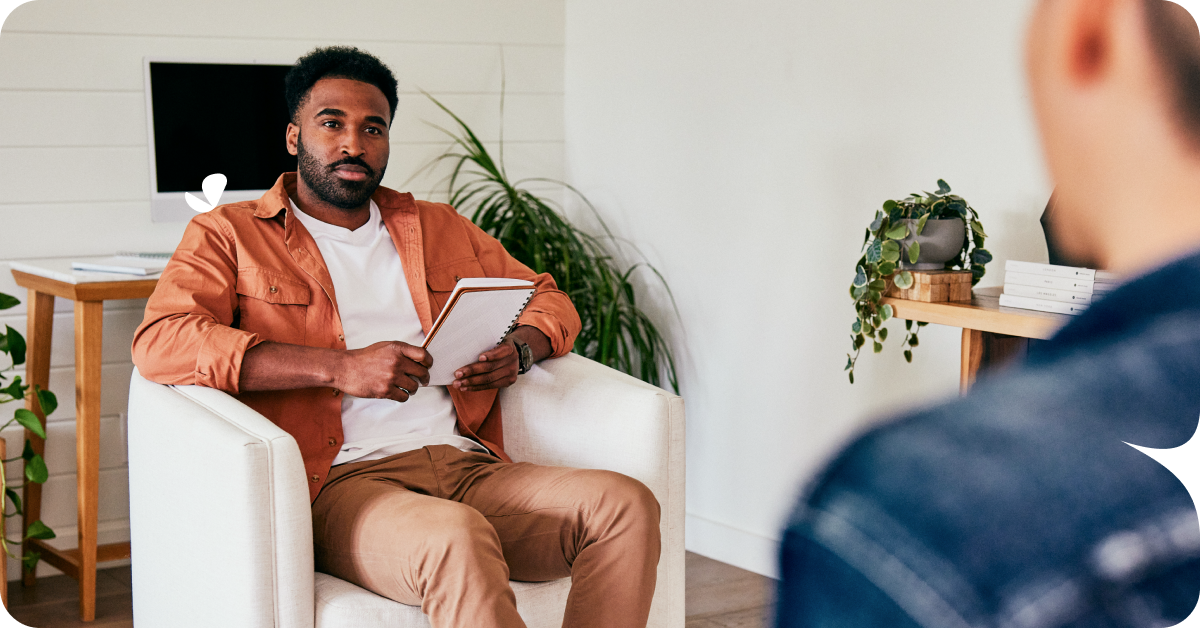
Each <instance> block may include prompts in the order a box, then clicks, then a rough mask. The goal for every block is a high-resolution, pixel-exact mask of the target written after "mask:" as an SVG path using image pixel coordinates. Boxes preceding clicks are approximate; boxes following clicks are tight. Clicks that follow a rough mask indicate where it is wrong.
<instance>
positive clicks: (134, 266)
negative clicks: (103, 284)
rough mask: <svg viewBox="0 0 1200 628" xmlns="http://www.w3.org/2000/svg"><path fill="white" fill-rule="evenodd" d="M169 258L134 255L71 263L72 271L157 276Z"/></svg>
mask: <svg viewBox="0 0 1200 628" xmlns="http://www.w3.org/2000/svg"><path fill="white" fill-rule="evenodd" d="M169 261H170V258H169V257H168V258H151V257H141V256H136V255H114V256H112V257H106V258H103V259H92V260H87V261H75V262H72V263H71V268H72V269H74V270H89V271H92V272H101V273H121V274H125V275H157V274H158V273H161V272H162V270H163V269H164V268H166V267H167V262H169Z"/></svg>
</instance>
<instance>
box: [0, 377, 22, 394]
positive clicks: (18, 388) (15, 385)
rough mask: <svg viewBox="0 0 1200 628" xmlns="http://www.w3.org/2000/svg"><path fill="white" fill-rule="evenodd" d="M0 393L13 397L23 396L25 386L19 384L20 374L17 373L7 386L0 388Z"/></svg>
mask: <svg viewBox="0 0 1200 628" xmlns="http://www.w3.org/2000/svg"><path fill="white" fill-rule="evenodd" d="M0 393H4V394H6V395H8V396H9V397H12V398H13V399H24V398H25V386H22V385H21V376H20V375H17V376H16V377H14V378H13V381H12V383H11V384H9V385H8V386H5V387H4V388H0Z"/></svg>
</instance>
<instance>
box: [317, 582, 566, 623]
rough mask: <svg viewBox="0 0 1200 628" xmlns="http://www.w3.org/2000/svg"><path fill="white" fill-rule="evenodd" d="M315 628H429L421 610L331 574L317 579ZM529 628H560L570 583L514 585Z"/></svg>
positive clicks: (519, 610) (515, 583)
mask: <svg viewBox="0 0 1200 628" xmlns="http://www.w3.org/2000/svg"><path fill="white" fill-rule="evenodd" d="M315 584H316V598H317V599H316V602H317V624H316V628H430V624H429V617H427V616H426V615H425V614H424V613H422V612H421V609H420V607H417V606H408V605H406V604H401V603H399V602H393V601H392V600H389V599H387V598H385V597H380V596H378V595H375V594H374V593H371V592H370V591H367V590H366V589H363V588H360V587H357V586H355V585H353V584H350V583H349V582H346V581H345V580H339V579H338V578H335V577H333V576H331V575H329V574H323V573H318V574H317V575H316V582H315ZM511 584H512V588H513V592H514V593H516V595H517V611H518V612H519V613H521V618H522V619H524V620H525V624H526V626H528V628H559V626H561V625H562V614H563V608H565V607H566V605H567V594H568V593H570V592H571V579H570V578H563V579H561V580H551V581H550V582H513V583H511Z"/></svg>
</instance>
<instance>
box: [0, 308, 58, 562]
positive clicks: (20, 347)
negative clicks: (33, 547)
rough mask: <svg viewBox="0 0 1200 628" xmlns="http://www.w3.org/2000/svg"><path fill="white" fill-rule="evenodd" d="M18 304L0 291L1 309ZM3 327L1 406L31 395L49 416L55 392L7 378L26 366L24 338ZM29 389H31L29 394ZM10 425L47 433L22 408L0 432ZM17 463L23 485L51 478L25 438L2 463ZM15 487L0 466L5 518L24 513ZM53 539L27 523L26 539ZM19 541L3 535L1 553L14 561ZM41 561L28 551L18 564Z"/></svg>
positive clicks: (43, 529) (42, 526)
mask: <svg viewBox="0 0 1200 628" xmlns="http://www.w3.org/2000/svg"><path fill="white" fill-rule="evenodd" d="M20 303H21V302H20V301H18V300H17V299H16V297H12V296H9V295H7V294H4V293H3V292H0V310H7V309H9V308H12V307H15V306H17V305H19V304H20ZM4 328H5V329H4V333H2V334H0V354H4V355H5V356H6V358H7V359H6V360H4V361H5V362H8V364H6V365H3V366H2V367H0V404H6V403H9V402H12V401H20V400H23V399H25V398H26V397H27V396H32V398H33V400H34V403H36V404H37V406H38V408H40V409H41V411H42V416H46V415H49V414H50V413H51V412H54V410H55V409H56V408H58V399H57V398H56V397H55V396H54V393H52V392H50V391H49V390H43V389H41V388H39V387H37V386H32V387H31V386H29V385H27V384H25V383H23V382H22V381H21V376H20V375H15V376H11V380H10V379H9V378H10V375H8V374H7V373H9V372H10V371H12V370H13V368H14V367H16V366H19V365H21V364H24V363H25V338H24V337H23V336H21V334H20V332H18V331H17V330H15V329H13V328H12V327H9V326H8V325H5V326H4ZM0 364H3V362H0ZM6 384H7V385H6ZM30 388H32V389H33V391H32V395H31V392H30ZM13 423H17V424H19V425H21V426H22V427H24V428H26V429H28V430H29V431H31V432H33V433H34V434H37V435H38V437H39V438H43V439H44V438H46V430H45V428H43V427H42V422H41V421H40V420H39V419H38V417H37V415H36V414H34V413H33V412H31V411H29V410H27V409H25V408H18V409H17V411H16V412H14V413H13V416H12V418H11V419H9V420H8V421H7V422H5V423H4V424H3V425H0V430H5V429H7V428H8V427H9V426H10V425H12V424H13ZM17 460H23V461H24V462H25V481H26V482H33V483H35V484H41V483H43V482H45V481H46V479H47V478H49V477H50V473H49V471H47V470H46V461H45V460H43V459H42V457H41V456H40V455H38V454H36V453H34V452H33V446H32V445H31V444H30V442H29V440H28V439H26V440H25V447H24V448H23V449H22V451H21V455H20V456H13V457H12V458H7V459H5V460H4V461H3V462H4V463H5V464H7V463H9V462H15V461H17ZM18 488H21V487H19V486H9V485H8V478H7V477H6V474H5V473H4V469H3V468H2V467H0V489H2V490H3V492H4V496H5V497H4V498H2V501H0V505H2V506H3V509H4V518H5V519H9V518H12V517H18V516H21V515H22V514H23V512H24V511H23V509H22V505H21V496H20V495H18V494H17V489H18ZM9 503H12V506H13V508H12V510H11V511H10V510H9V509H8V504H9ZM5 530H8V527H7V526H6V527H5ZM52 538H54V531H53V530H51V529H50V528H48V527H46V525H45V524H44V523H42V522H41V521H34V522H33V523H31V524H29V526H28V528H27V530H26V533H25V539H52ZM21 542H22V540H10V539H8V538H7V537H6V536H0V545H3V550H4V552H6V553H7V554H8V555H9V556H12V557H13V558H17V555H16V554H15V553H13V551H12V546H13V545H20V544H21ZM40 558H41V556H40V555H39V554H38V553H37V552H30V553H29V554H27V555H25V556H22V557H21V561H22V562H23V563H24V564H25V568H26V569H29V570H32V569H33V568H34V567H36V566H37V563H38V560H39V559H40Z"/></svg>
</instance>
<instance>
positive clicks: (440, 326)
mask: <svg viewBox="0 0 1200 628" xmlns="http://www.w3.org/2000/svg"><path fill="white" fill-rule="evenodd" d="M533 293H534V287H533V283H532V282H529V281H522V280H520V279H505V278H496V277H468V278H466V279H460V280H459V282H458V284H457V285H455V286H454V292H452V293H451V294H450V299H449V300H448V301H446V306H445V307H443V308H442V312H441V314H438V317H437V320H436V321H434V322H433V327H432V328H431V329H430V330H429V335H428V336H426V337H425V342H424V343H423V344H422V346H423V347H424V348H425V350H426V351H428V352H429V355H431V356H433V367H432V368H430V369H429V385H430V386H449V385H450V384H451V383H453V382H454V371H456V370H458V369H459V368H461V367H463V366H466V365H468V364H472V363H474V362H477V361H479V355H480V354H482V353H483V352H485V351H487V350H488V349H491V348H492V347H495V346H496V345H497V344H498V343H499V342H500V341H501V340H503V339H504V337H505V336H507V335H508V332H510V331H512V329H513V327H516V325H517V318H518V317H520V316H521V312H523V311H525V306H526V305H528V304H529V300H530V299H531V298H533Z"/></svg>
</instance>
